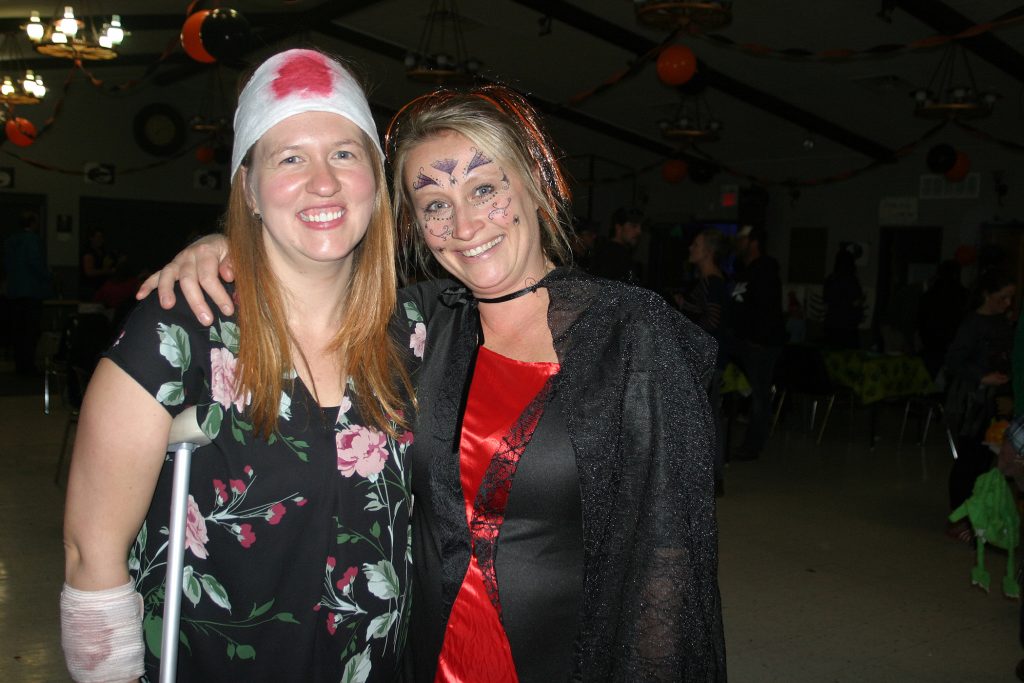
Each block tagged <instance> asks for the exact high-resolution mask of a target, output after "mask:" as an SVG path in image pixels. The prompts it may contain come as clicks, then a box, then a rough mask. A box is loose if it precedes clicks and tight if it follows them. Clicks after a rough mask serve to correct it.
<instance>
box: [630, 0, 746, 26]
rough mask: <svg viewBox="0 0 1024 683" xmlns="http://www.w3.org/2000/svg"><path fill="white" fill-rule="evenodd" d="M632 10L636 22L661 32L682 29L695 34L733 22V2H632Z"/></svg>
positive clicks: (640, 0) (711, 0)
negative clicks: (658, 29)
mask: <svg viewBox="0 0 1024 683" xmlns="http://www.w3.org/2000/svg"><path fill="white" fill-rule="evenodd" d="M633 8H634V9H635V10H636V18H637V21H639V22H640V23H641V24H645V25H647V26H653V27H654V28H661V29H674V28H677V27H681V28H684V29H687V30H689V31H690V32H693V33H696V32H698V31H708V30H712V29H719V28H722V27H723V26H728V25H729V23H731V22H732V2H731V1H727V0H704V1H703V2H698V1H697V0H679V1H677V2H664V1H663V0H633Z"/></svg>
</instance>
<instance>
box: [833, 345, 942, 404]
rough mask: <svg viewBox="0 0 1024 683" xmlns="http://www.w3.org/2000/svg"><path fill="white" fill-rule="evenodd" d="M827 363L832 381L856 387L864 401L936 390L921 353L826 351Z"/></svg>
mask: <svg viewBox="0 0 1024 683" xmlns="http://www.w3.org/2000/svg"><path fill="white" fill-rule="evenodd" d="M825 365H826V367H827V368H828V374H829V376H830V377H831V378H832V380H833V381H835V382H839V383H840V384H843V385H845V386H848V387H850V388H851V389H853V393H854V394H856V396H857V398H859V399H860V401H861V403H863V404H868V403H874V402H875V401H881V400H883V399H886V398H897V397H900V396H923V395H926V394H930V393H933V392H934V391H935V384H934V382H932V378H931V375H929V374H928V368H926V367H925V365H924V361H922V360H921V359H920V358H919V357H918V356H908V355H904V354H899V355H890V354H879V353H873V352H870V351H825Z"/></svg>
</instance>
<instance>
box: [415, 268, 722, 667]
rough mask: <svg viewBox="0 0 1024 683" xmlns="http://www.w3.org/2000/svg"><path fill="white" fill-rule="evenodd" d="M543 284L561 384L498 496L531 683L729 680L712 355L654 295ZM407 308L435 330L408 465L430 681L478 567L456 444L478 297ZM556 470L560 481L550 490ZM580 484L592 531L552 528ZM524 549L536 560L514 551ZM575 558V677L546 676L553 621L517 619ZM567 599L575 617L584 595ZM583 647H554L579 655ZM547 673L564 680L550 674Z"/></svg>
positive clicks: (504, 555)
mask: <svg viewBox="0 0 1024 683" xmlns="http://www.w3.org/2000/svg"><path fill="white" fill-rule="evenodd" d="M542 286H544V287H546V289H547V290H548V293H549V295H550V300H551V303H550V306H549V310H548V322H549V325H550V328H551V332H552V338H553V339H554V342H555V350H556V353H557V355H558V360H559V365H560V369H559V372H558V374H557V375H555V376H554V377H552V378H551V379H550V380H549V382H548V384H547V386H546V387H545V390H542V391H541V392H540V394H538V395H537V398H536V399H534V401H532V402H531V403H530V405H528V406H527V408H526V410H524V411H523V414H522V416H521V417H520V420H519V425H520V429H519V430H517V429H515V428H514V429H513V430H512V432H511V433H510V439H509V443H508V446H509V448H511V449H515V448H516V447H517V444H519V443H521V442H522V439H521V438H519V436H518V435H519V434H522V433H523V429H522V427H525V426H526V425H529V424H531V423H532V421H536V429H535V431H534V432H533V433H532V435H531V438H530V439H529V441H528V443H527V444H526V446H525V449H524V450H523V453H522V459H521V467H520V468H519V469H518V470H517V471H516V472H515V474H514V478H513V479H511V481H504V482H503V481H502V480H501V478H500V477H497V478H496V479H495V480H493V481H492V482H491V485H492V486H501V485H505V484H507V485H509V486H511V493H510V497H509V502H508V509H507V514H506V517H505V523H504V526H503V527H502V532H501V536H500V537H499V539H498V542H497V544H498V547H497V550H496V557H497V564H498V566H497V574H498V584H499V586H500V590H501V603H502V606H503V608H504V609H505V611H504V613H503V623H504V626H505V630H506V632H507V633H508V634H509V640H510V643H511V646H512V652H513V657H514V658H515V665H516V668H517V671H518V673H519V676H520V680H522V681H558V680H579V681H588V682H590V681H593V682H598V681H622V682H626V681H629V682H630V683H632V682H634V681H659V680H664V681H724V680H725V646H724V641H723V631H722V621H721V601H720V598H719V593H718V584H717V529H716V524H715V519H714V497H713V478H712V460H713V441H714V427H713V425H712V422H711V415H710V410H709V409H708V401H707V394H706V392H705V389H704V387H705V382H706V379H707V377H708V376H709V373H710V372H711V371H712V368H713V364H714V354H715V344H714V342H713V340H712V339H711V338H710V337H709V336H708V335H707V334H705V333H704V332H702V331H701V330H699V329H698V328H697V327H696V326H695V325H693V324H692V323H690V322H689V321H687V320H686V319H685V318H684V317H683V316H682V315H681V314H680V313H679V312H678V311H675V310H673V309H671V308H670V307H669V306H668V305H667V303H666V302H665V301H664V299H662V298H661V297H659V296H657V295H655V294H654V293H652V292H649V291H647V290H644V289H641V288H638V287H631V286H627V285H623V284H621V283H617V282H612V281H607V280H601V279H596V278H592V277H590V276H587V275H585V274H582V273H579V272H575V271H571V270H556V271H554V272H552V273H550V274H549V275H548V276H547V277H545V278H544V280H543V281H542ZM400 300H402V301H404V302H405V307H406V309H407V310H409V309H412V310H415V311H417V314H422V317H423V320H424V324H425V329H424V330H423V332H424V333H425V334H424V338H423V343H422V349H423V353H422V357H423V363H422V365H421V366H420V367H419V368H418V369H417V371H416V372H415V375H414V381H415V382H416V385H417V396H418V398H419V406H418V417H417V422H416V433H417V440H416V443H415V444H414V445H413V447H412V448H411V449H410V451H409V457H410V458H411V460H412V463H413V464H412V468H413V470H414V476H413V487H414V494H415V499H416V507H415V514H414V516H413V523H414V529H413V538H414V543H413V553H414V570H415V576H414V586H415V587H414V594H415V596H416V598H415V599H416V609H414V610H413V616H412V633H413V634H414V636H413V637H412V638H410V650H411V657H410V660H409V663H410V669H409V674H410V676H409V678H410V680H414V681H416V682H417V683H422V682H426V683H432V682H433V680H434V675H435V670H436V665H437V659H438V655H439V653H440V651H441V648H442V643H443V640H444V634H445V628H446V623H447V620H448V615H449V613H450V612H451V609H452V605H453V603H454V601H455V599H456V596H457V594H458V592H459V589H460V587H461V585H462V581H463V578H464V576H465V574H466V568H467V566H468V565H469V561H470V555H471V553H472V552H474V550H473V549H472V548H471V544H470V533H469V529H468V527H467V521H466V508H465V501H464V497H463V491H462V487H461V483H460V476H459V435H460V434H461V428H460V420H461V415H462V413H463V410H464V406H465V397H466V396H467V393H468V390H469V383H470V380H471V377H472V367H473V363H474V359H475V357H476V353H477V344H478V340H479V336H478V331H479V317H478V312H477V308H476V306H477V304H476V303H475V302H474V301H473V300H472V297H471V296H470V295H469V294H468V293H467V292H466V291H465V289H464V288H461V287H457V286H455V283H453V282H451V281H442V282H438V283H422V284H419V285H417V286H414V287H411V288H407V289H405V290H402V291H401V292H400ZM410 346H415V342H412V341H410ZM538 415H539V418H538V417H537V416H538ZM548 463H553V465H552V468H553V469H552V471H551V472H548V471H547V468H548V467H549V464H548ZM559 463H564V464H559ZM566 465H568V466H567V467H566ZM531 468H536V469H533V470H532V471H531ZM552 473H554V475H555V476H554V479H555V482H554V483H552V482H548V481H545V479H547V478H551V476H552ZM573 474H575V479H576V481H577V482H578V489H579V499H580V511H581V512H580V514H581V529H580V530H579V531H577V530H574V529H571V528H560V527H557V525H556V526H554V527H553V526H552V525H550V524H549V523H548V520H550V519H553V518H555V516H556V515H564V514H566V508H565V507H564V505H565V504H566V500H569V501H570V502H571V498H572V496H571V494H569V493H567V492H571V491H572V490H573V484H572V481H573V478H574V477H573ZM521 484H522V486H520V485H521ZM485 485H487V484H486V482H485ZM576 534H580V535H579V536H576ZM570 535H571V536H572V538H570ZM513 540H516V541H517V542H520V543H522V545H520V546H519V547H518V548H517V550H516V551H513V552H506V545H505V544H506V543H509V544H511V542H512V541H513ZM573 543H581V544H582V553H583V554H582V584H583V585H582V599H581V602H580V603H579V611H578V617H577V618H576V619H571V617H570V618H569V619H568V621H561V623H562V624H566V623H568V624H569V625H568V626H566V627H563V630H564V628H573V624H574V625H575V628H574V632H573V633H572V634H571V645H566V646H565V647H568V648H569V649H570V650H571V662H570V665H569V667H568V670H566V669H565V668H562V669H558V668H557V667H558V665H559V661H557V655H556V656H554V658H552V659H551V660H550V661H547V660H548V659H549V658H548V657H547V656H546V655H544V654H542V653H544V652H546V651H550V650H545V649H544V646H545V644H546V643H545V642H543V641H546V639H548V638H549V635H548V632H547V631H546V630H545V629H546V628H547V627H548V624H546V623H545V621H546V620H547V619H548V618H549V615H548V614H547V612H545V611H544V610H538V609H537V608H536V607H527V608H525V609H523V610H521V611H517V610H516V609H512V608H506V607H505V605H506V601H509V603H508V604H509V605H517V604H523V605H528V604H529V599H530V597H529V596H530V595H531V591H534V590H538V589H547V588H548V587H544V586H542V587H540V588H538V587H537V586H536V585H534V584H537V583H540V582H544V581H546V578H545V577H546V575H545V574H543V573H541V572H543V571H546V570H547V568H548V562H547V559H546V558H545V549H546V548H558V549H559V551H562V550H564V549H565V548H571V547H572V544H573ZM509 547H511V545H510V546H509ZM502 563H506V564H504V565H503V564H502ZM551 566H555V567H557V566H558V564H557V562H556V563H551ZM564 566H566V567H568V568H567V569H564V568H563V569H557V568H556V569H555V570H554V572H555V575H556V577H557V578H559V579H561V578H564V577H566V576H570V575H571V572H573V571H575V570H574V569H573V568H572V567H571V566H569V565H564ZM558 590H559V592H560V595H562V596H565V597H568V599H569V600H570V602H569V603H568V604H569V605H570V606H573V604H572V603H571V600H572V595H573V590H572V582H571V581H568V582H566V583H565V584H564V587H563V588H559V589H558ZM557 599H558V598H557V597H554V598H551V597H549V598H548V600H549V603H552V604H553V603H554V602H555V601H556V600H557ZM551 618H552V619H553V620H555V619H558V620H563V619H565V618H566V617H565V615H564V614H561V613H559V614H555V613H553V614H552V615H551ZM517 634H521V635H517ZM568 635H569V634H567V633H564V634H561V637H559V636H554V637H551V639H552V640H554V641H555V642H556V644H557V643H568V641H569V639H568V638H566V636H568ZM531 638H534V639H536V640H537V641H541V642H538V643H536V644H531V642H530V639H531ZM517 640H518V641H519V643H520V644H519V645H517ZM534 647H536V648H537V649H535V650H534V649H531V648H534ZM560 647H562V646H561V645H558V646H556V648H555V650H556V651H557V650H558V649H559V648H560ZM561 651H564V649H563V650H561ZM546 667H553V668H551V669H550V671H553V672H554V673H541V672H544V671H545V668H546ZM535 671H536V672H538V673H534V672H535Z"/></svg>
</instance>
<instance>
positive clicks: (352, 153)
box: [243, 112, 377, 272]
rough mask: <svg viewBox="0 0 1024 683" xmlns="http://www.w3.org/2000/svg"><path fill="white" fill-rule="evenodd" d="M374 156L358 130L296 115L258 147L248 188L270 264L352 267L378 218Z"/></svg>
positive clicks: (327, 118)
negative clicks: (354, 255) (355, 253)
mask: <svg viewBox="0 0 1024 683" xmlns="http://www.w3.org/2000/svg"><path fill="white" fill-rule="evenodd" d="M372 154H375V152H374V150H373V149H371V148H369V147H368V146H367V142H366V136H365V134H364V133H363V132H362V130H361V129H360V128H359V127H358V126H356V125H355V124H354V123H352V122H351V121H349V120H348V119H346V118H344V117H342V116H339V115H338V114H332V113H328V112H305V113H302V114H296V115H295V116H291V117H289V118H287V119H284V120H283V121H281V122H280V123H278V124H276V125H275V126H273V127H272V128H271V129H270V130H268V131H267V132H266V133H265V134H264V135H263V137H261V138H260V139H259V141H258V142H257V143H256V144H255V145H254V146H253V151H252V160H251V164H250V166H249V167H248V168H243V171H244V172H245V177H244V178H243V182H245V183H246V189H247V190H246V197H247V200H248V203H249V206H250V208H251V209H252V210H253V211H254V212H256V213H258V214H260V215H261V217H262V221H263V240H264V244H265V246H266V249H267V255H268V257H269V258H270V260H271V263H272V264H275V265H276V266H285V265H286V266H287V267H291V268H293V269H298V271H299V272H306V271H307V270H308V269H309V268H310V266H312V265H314V264H327V263H338V262H342V263H344V264H346V267H348V266H349V265H350V260H351V259H350V256H351V255H352V252H353V250H354V249H355V248H356V246H358V244H359V242H360V241H361V240H362V239H363V236H364V235H365V234H366V229H367V226H368V224H369V222H370V217H371V215H372V213H373V206H374V199H375V195H376V191H377V183H376V181H375V179H374V173H373V165H372V158H371V156H370V155H372Z"/></svg>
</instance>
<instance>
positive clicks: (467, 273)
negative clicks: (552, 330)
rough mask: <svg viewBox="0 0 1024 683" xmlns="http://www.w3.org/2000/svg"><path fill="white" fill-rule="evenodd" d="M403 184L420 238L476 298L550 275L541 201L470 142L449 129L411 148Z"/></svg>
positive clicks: (516, 176)
mask: <svg viewBox="0 0 1024 683" xmlns="http://www.w3.org/2000/svg"><path fill="white" fill-rule="evenodd" d="M403 181H404V184H405V188H406V192H407V194H408V196H409V197H410V199H411V203H412V207H413V212H414V214H415V217H416V222H417V224H418V226H419V231H420V236H421V237H422V238H423V240H424V241H425V243H426V245H427V247H428V248H429V249H430V251H431V253H432V254H433V255H434V258H436V259H437V261H438V263H440V264H441V265H442V266H443V267H444V269H445V270H447V271H448V272H449V273H450V274H451V275H452V277H454V278H456V279H458V280H460V281H461V282H462V283H463V284H465V285H466V286H467V287H468V288H469V289H470V291H472V292H473V294H474V295H476V296H478V297H480V298H493V297H497V296H501V295H503V294H509V293H511V292H514V291H516V290H518V289H521V288H523V287H525V286H527V285H529V284H532V283H534V282H536V281H538V280H540V279H541V278H542V277H544V275H545V273H546V272H547V271H548V269H549V266H548V265H547V263H546V260H545V258H544V252H543V248H542V246H541V237H540V223H539V220H538V218H537V205H536V203H534V202H533V200H532V199H531V198H530V196H529V194H528V193H527V191H526V189H525V187H524V186H523V183H522V181H521V180H520V178H519V176H518V175H517V174H515V173H513V172H512V171H511V169H507V168H505V167H503V165H502V164H501V162H500V161H499V160H498V159H497V158H495V157H494V156H493V155H491V154H490V153H489V152H487V151H484V150H480V149H479V148H477V146H476V145H474V144H473V143H472V142H471V141H470V140H469V139H468V138H466V137H465V136H463V135H460V134H459V133H455V132H453V131H445V132H442V133H440V134H438V135H435V136H433V137H430V138H427V139H426V140H425V141H424V142H422V143H420V144H419V145H417V146H416V147H414V148H413V149H411V150H410V151H409V153H408V158H407V161H406V163H405V168H404V174H403Z"/></svg>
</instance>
